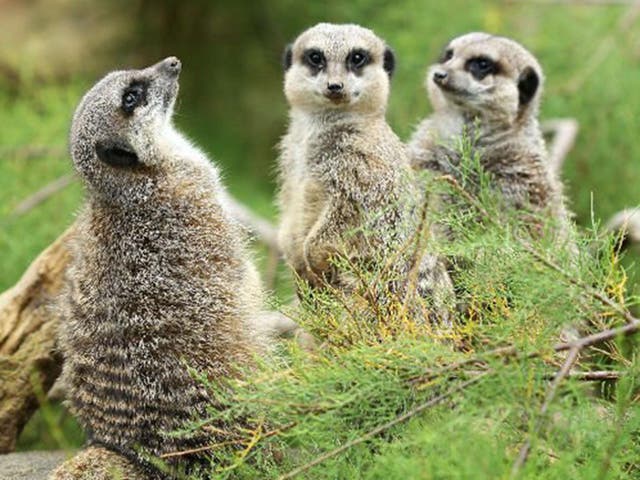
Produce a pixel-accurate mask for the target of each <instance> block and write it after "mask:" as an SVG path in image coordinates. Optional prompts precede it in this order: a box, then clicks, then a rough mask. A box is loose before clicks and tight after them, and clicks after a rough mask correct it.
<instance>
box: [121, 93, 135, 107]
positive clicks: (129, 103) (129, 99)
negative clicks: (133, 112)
mask: <svg viewBox="0 0 640 480" xmlns="http://www.w3.org/2000/svg"><path fill="white" fill-rule="evenodd" d="M137 102H138V95H137V94H135V93H134V92H127V93H125V94H124V98H123V99H122V105H123V106H124V107H125V108H126V109H132V108H133V107H135V106H136V103H137Z"/></svg>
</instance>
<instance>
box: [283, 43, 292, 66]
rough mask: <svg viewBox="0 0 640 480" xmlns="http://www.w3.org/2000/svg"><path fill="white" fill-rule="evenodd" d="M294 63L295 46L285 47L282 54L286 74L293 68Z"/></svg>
mask: <svg viewBox="0 0 640 480" xmlns="http://www.w3.org/2000/svg"><path fill="white" fill-rule="evenodd" d="M292 63H293V46H292V45H291V44H289V45H287V46H286V47H285V49H284V53H283V54H282V66H283V67H284V71H285V72H286V71H287V70H289V68H291V64H292Z"/></svg>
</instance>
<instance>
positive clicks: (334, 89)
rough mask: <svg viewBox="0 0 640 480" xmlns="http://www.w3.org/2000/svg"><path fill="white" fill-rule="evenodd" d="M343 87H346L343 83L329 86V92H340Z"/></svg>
mask: <svg viewBox="0 0 640 480" xmlns="http://www.w3.org/2000/svg"><path fill="white" fill-rule="evenodd" d="M343 87H344V85H343V84H342V83H329V84H327V90H329V91H330V92H339V91H340V90H342V88H343Z"/></svg>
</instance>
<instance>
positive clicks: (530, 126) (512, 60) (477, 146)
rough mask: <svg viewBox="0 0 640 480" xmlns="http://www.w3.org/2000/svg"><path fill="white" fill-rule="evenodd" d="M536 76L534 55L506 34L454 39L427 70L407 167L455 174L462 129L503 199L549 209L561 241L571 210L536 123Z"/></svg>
mask: <svg viewBox="0 0 640 480" xmlns="http://www.w3.org/2000/svg"><path fill="white" fill-rule="evenodd" d="M543 81H544V77H543V73H542V68H541V67H540V64H539V63H538V61H537V60H536V58H535V57H534V56H533V55H532V54H531V53H530V52H529V51H527V50H526V49H525V48H524V47H522V46H521V45H520V44H518V43H516V42H515V41H513V40H511V39H508V38H504V37H499V36H494V35H489V34H487V33H478V32H476V33H469V34H466V35H463V36H461V37H458V38H455V39H454V40H452V41H451V42H450V43H449V44H448V45H447V46H446V47H445V49H444V53H443V55H442V57H441V58H440V59H439V61H438V63H437V64H435V65H432V66H431V67H430V68H429V70H428V72H427V76H426V80H425V84H426V88H427V91H428V94H429V99H430V101H431V104H432V106H433V110H434V112H433V114H432V115H431V116H429V117H428V118H427V119H426V120H424V121H423V122H422V123H421V124H420V125H419V126H418V128H417V130H416V131H415V133H414V134H413V136H412V138H411V140H410V142H409V151H410V155H411V162H412V165H413V167H414V168H416V169H418V170H422V169H428V170H431V171H434V172H436V173H438V174H448V175H452V176H453V177H454V178H456V179H458V180H461V178H460V177H461V172H460V169H459V167H460V152H459V151H458V150H457V148H456V144H457V142H458V141H459V139H460V137H461V136H462V135H463V133H464V132H466V134H467V135H468V136H469V138H470V139H471V141H472V142H473V148H474V150H475V151H477V152H478V153H479V155H480V163H481V167H482V168H483V169H484V170H485V171H486V172H487V173H489V174H490V178H491V181H492V182H493V186H494V187H496V188H497V189H498V190H499V192H501V194H502V196H503V198H504V200H505V202H506V204H507V205H509V206H510V207H514V208H516V209H527V208H532V209H533V210H534V211H535V212H536V213H543V214H545V215H549V216H550V217H552V218H553V219H555V221H556V223H557V227H558V230H557V231H558V233H559V237H560V238H562V239H566V236H567V234H568V232H569V229H570V223H571V222H570V214H569V212H568V211H567V208H566V206H565V199H564V196H563V191H562V190H563V188H562V183H561V181H560V180H559V179H558V178H557V176H556V174H555V172H554V171H553V169H552V168H551V166H550V165H549V163H548V159H547V152H546V149H545V144H544V140H543V137H542V133H541V131H540V127H539V124H538V110H539V105H540V97H541V92H542V84H543ZM445 201H446V200H445ZM531 227H532V228H533V229H534V230H535V228H537V225H531Z"/></svg>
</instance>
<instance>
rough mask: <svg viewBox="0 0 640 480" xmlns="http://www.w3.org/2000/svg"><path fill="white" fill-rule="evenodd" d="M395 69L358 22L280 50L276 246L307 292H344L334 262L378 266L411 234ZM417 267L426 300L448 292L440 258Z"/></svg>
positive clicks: (319, 30)
mask: <svg viewBox="0 0 640 480" xmlns="http://www.w3.org/2000/svg"><path fill="white" fill-rule="evenodd" d="M394 67H395V56H394V53H393V51H392V50H391V48H389V47H388V46H387V45H386V44H385V42H384V41H383V40H382V39H381V38H379V37H378V36H377V35H376V34H375V33H374V32H372V31H371V30H369V29H366V28H363V27H360V26H358V25H334V24H328V23H320V24H318V25H316V26H314V27H311V28H309V29H308V30H306V31H304V32H303V33H302V34H301V35H299V36H298V37H297V39H296V40H295V41H294V42H293V44H291V45H290V46H288V47H287V48H286V50H285V54H284V69H285V78H284V93H285V96H286V99H287V101H288V103H289V106H290V111H289V127H288V131H287V133H286V135H285V136H284V137H283V139H282V141H281V142H280V145H279V147H280V157H279V177H280V190H279V194H278V205H279V209H280V214H281V219H280V226H279V242H280V245H281V249H282V251H283V253H284V257H285V260H286V261H287V263H288V264H289V265H290V266H291V267H292V269H293V270H294V271H295V272H296V273H297V274H298V275H299V276H300V277H301V278H302V279H304V280H306V281H308V282H309V283H310V284H311V285H312V286H322V285H326V284H329V285H332V286H337V287H338V288H346V286H347V285H348V284H349V283H350V280H349V279H347V278H345V275H343V274H342V273H341V272H338V271H336V268H335V265H333V264H332V258H335V256H342V257H346V258H349V259H352V260H354V259H355V261H357V262H362V263H366V262H371V261H374V262H376V261H378V262H380V261H381V259H385V260H386V259H389V258H392V257H393V255H394V253H395V252H396V251H397V250H398V248H399V244H401V243H402V241H403V236H406V235H407V232H406V229H405V228H403V226H406V224H409V223H411V222H410V220H411V219H410V217H411V215H412V213H411V212H412V211H411V208H409V206H407V205H406V202H405V200H406V199H407V198H415V195H414V193H412V192H413V191H414V189H415V185H414V183H413V182H412V180H413V177H412V171H411V167H410V163H409V157H408V155H407V151H406V148H405V146H404V145H403V144H402V142H401V141H400V139H399V138H398V137H397V136H396V134H395V133H394V132H393V131H392V130H391V128H390V126H389V125H388V124H387V121H386V119H385V113H386V107H387V99H388V96H389V89H390V78H391V76H392V74H393V71H394ZM358 229H360V230H358ZM363 230H367V231H368V232H372V235H367V234H366V233H363ZM354 231H358V233H353V232H354ZM404 240H406V237H405V238H404ZM403 268H404V266H401V267H400V268H399V271H402V270H403ZM420 269H421V270H420V280H419V283H420V289H421V291H422V292H424V296H430V297H433V296H436V297H438V296H440V295H442V296H443V297H444V296H446V294H444V293H441V292H450V290H451V285H450V281H449V278H448V276H447V273H446V271H445V270H444V269H443V268H441V265H440V263H439V261H438V260H437V258H436V257H434V256H432V255H425V256H424V258H423V259H422V260H421V265H420ZM405 273H406V272H405ZM447 294H448V293H447ZM442 313H443V312H442V311H441V314H442Z"/></svg>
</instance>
